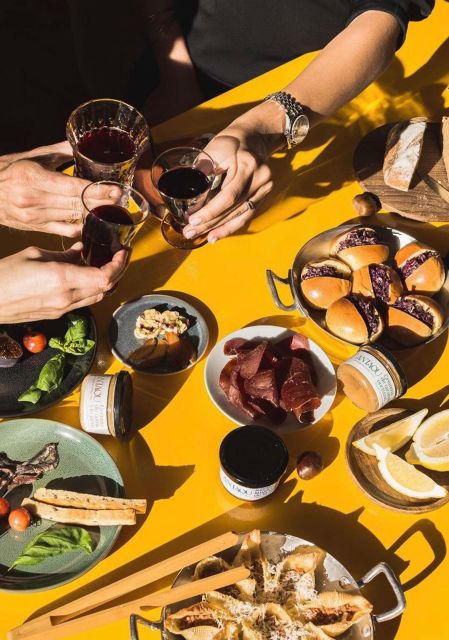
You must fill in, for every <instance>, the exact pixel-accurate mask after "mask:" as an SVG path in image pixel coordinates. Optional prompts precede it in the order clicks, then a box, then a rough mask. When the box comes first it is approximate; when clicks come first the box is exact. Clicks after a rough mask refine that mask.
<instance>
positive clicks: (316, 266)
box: [300, 258, 352, 309]
mask: <svg viewBox="0 0 449 640" xmlns="http://www.w3.org/2000/svg"><path fill="white" fill-rule="evenodd" d="M351 286H352V285H351V269H350V268H349V267H348V265H347V264H345V263H344V262H342V261H341V260H337V259H336V258H325V259H323V260H314V261H311V262H307V264H305V265H304V267H303V268H302V270H301V283H300V287H301V293H302V295H303V297H304V299H305V301H306V302H307V304H309V305H310V306H311V307H313V308H314V309H327V308H328V307H330V305H331V304H332V303H333V302H334V301H335V300H338V298H342V297H343V296H346V295H348V294H349V293H351Z"/></svg>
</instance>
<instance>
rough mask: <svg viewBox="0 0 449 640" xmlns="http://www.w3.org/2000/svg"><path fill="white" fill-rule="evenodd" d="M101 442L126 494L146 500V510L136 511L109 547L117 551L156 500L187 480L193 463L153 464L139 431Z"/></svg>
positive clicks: (151, 455) (145, 516)
mask: <svg viewBox="0 0 449 640" xmlns="http://www.w3.org/2000/svg"><path fill="white" fill-rule="evenodd" d="M102 444H103V446H104V447H105V449H106V450H107V451H108V453H109V454H110V455H111V456H112V458H113V459H114V461H115V463H116V465H117V466H118V468H119V471H120V473H121V475H122V477H123V478H126V480H125V492H126V496H127V497H132V498H145V499H146V501H147V511H146V514H145V515H139V514H137V522H136V524H135V525H133V526H129V527H128V526H126V527H122V530H121V532H120V535H119V537H118V539H117V542H116V543H115V545H114V549H113V550H114V551H117V550H118V549H120V547H121V546H122V545H124V544H125V543H126V542H128V541H129V540H130V539H131V538H132V537H133V536H134V535H135V534H136V533H137V532H138V531H139V529H140V527H141V526H142V525H143V524H144V523H145V521H146V520H147V519H148V518H149V516H150V514H151V510H152V508H153V505H154V503H155V502H156V501H157V500H168V499H169V498H171V497H172V496H173V495H174V494H175V493H176V491H177V490H178V489H179V488H180V487H182V485H183V484H184V483H185V482H187V480H188V479H189V478H190V476H191V475H192V473H193V471H194V469H195V465H193V464H192V465H181V466H161V465H157V464H156V462H155V460H154V458H153V454H152V452H151V449H150V447H149V446H148V444H147V442H146V441H145V439H144V438H143V437H142V435H141V434H140V433H135V434H134V435H133V436H132V438H130V439H129V440H125V441H121V442H119V441H118V440H116V439H115V438H107V439H103V440H102Z"/></svg>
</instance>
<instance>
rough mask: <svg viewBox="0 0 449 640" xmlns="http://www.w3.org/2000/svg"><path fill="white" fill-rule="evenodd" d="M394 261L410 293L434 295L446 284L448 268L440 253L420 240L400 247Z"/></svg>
mask: <svg viewBox="0 0 449 640" xmlns="http://www.w3.org/2000/svg"><path fill="white" fill-rule="evenodd" d="M394 261H395V264H396V267H397V269H398V271H399V273H400V274H401V277H402V279H403V281H404V284H405V286H406V288H407V290H408V291H410V293H418V294H419V293H421V294H424V295H427V296H433V295H435V294H436V293H438V291H439V290H440V289H441V288H442V286H443V285H444V281H445V278H446V270H445V268H444V264H443V261H442V259H441V256H440V254H439V253H438V252H437V251H435V250H434V249H431V248H430V247H427V246H426V245H424V244H421V243H420V242H410V243H409V244H407V245H405V247H402V248H401V249H399V251H398V252H397V253H396V255H395V257H394Z"/></svg>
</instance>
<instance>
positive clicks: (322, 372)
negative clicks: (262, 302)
mask: <svg viewBox="0 0 449 640" xmlns="http://www.w3.org/2000/svg"><path fill="white" fill-rule="evenodd" d="M294 333H295V332H294V331H290V330H289V329H284V328H283V327H275V326H270V325H261V326H253V327H245V328H243V329H239V330H238V331H234V332H233V333H230V334H229V335H228V336H226V337H225V338H223V340H221V341H220V342H218V343H217V344H216V345H215V347H214V348H213V349H212V351H211V352H210V354H209V357H208V359H207V362H206V368H205V371H204V377H205V382H206V388H207V390H208V392H209V395H210V397H211V399H212V401H213V402H214V403H215V405H216V406H217V407H218V408H219V409H220V411H222V412H223V413H224V414H225V415H226V416H227V417H228V418H229V419H230V420H232V421H233V422H236V423H237V424H240V425H243V424H251V420H250V418H249V417H248V416H246V415H245V414H244V413H242V412H241V411H240V410H239V409H238V408H237V407H234V406H233V405H231V404H230V402H229V401H228V399H227V397H226V395H225V394H224V392H223V391H222V389H221V387H220V385H219V382H218V381H219V378H220V373H221V371H222V369H223V367H224V366H225V364H226V363H227V362H228V361H229V360H230V357H229V356H225V355H224V353H223V347H224V344H225V342H227V341H228V340H230V339H231V338H246V339H247V340H273V341H274V342H279V341H280V340H283V339H284V338H287V337H288V336H292V335H294ZM309 346H310V353H311V355H312V360H313V364H314V367H315V370H316V372H317V376H318V385H317V388H318V393H319V395H320V398H321V406H320V407H319V408H318V409H316V410H315V412H314V416H315V419H314V421H313V423H312V424H315V423H316V422H318V421H319V420H321V418H322V417H323V416H324V415H325V414H326V413H327V412H328V411H329V410H330V408H331V406H332V404H333V402H334V399H335V394H336V391H337V379H336V376H335V370H334V367H333V365H332V363H331V361H330V360H329V358H328V356H327V355H326V354H325V352H324V351H323V350H322V349H321V347H319V346H318V345H317V344H316V343H315V342H313V341H312V340H309ZM256 422H257V424H262V425H265V426H270V427H273V426H276V425H274V424H273V422H271V421H268V420H265V419H263V418H257V419H256ZM304 426H307V425H301V424H300V423H299V422H298V420H297V419H296V418H295V417H294V416H293V414H291V413H290V414H289V415H288V416H287V419H286V421H285V422H284V423H282V424H281V425H279V426H277V427H276V428H277V429H279V430H282V431H284V430H292V429H298V427H304Z"/></svg>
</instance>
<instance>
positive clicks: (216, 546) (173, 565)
mask: <svg viewBox="0 0 449 640" xmlns="http://www.w3.org/2000/svg"><path fill="white" fill-rule="evenodd" d="M238 540H239V537H238V535H237V534H236V533H233V532H232V531H228V532H227V533H224V534H222V535H220V536H217V537H216V538H212V540H208V541H207V542H202V543H201V544H199V545H197V546H196V547H192V548H191V549H187V550H186V551H182V552H181V553H178V554H176V555H175V556H172V557H171V558H167V559H166V560H162V561H161V562H158V563H157V564H155V565H153V566H151V567H147V568H146V569H141V570H140V571H137V572H136V573H134V574H131V575H130V576H127V577H125V578H122V579H121V580H117V581H116V582H114V583H113V584H110V585H107V586H105V587H102V588H101V589H98V590H97V591H94V592H93V593H88V594H87V595H85V596H82V597H81V598H77V599H76V600H72V602H69V603H68V604H64V605H61V606H60V607H56V609H53V610H52V611H50V612H48V613H46V614H44V615H42V616H39V617H38V618H35V619H34V620H31V621H30V622H29V623H26V624H32V623H33V624H34V625H35V626H36V628H38V627H39V622H40V621H42V620H44V621H45V620H47V619H48V618H49V617H50V616H52V617H53V616H59V617H60V618H61V621H62V618H64V621H66V620H70V619H72V618H74V617H76V616H80V615H82V614H83V613H86V612H87V611H90V610H91V609H94V608H96V607H99V606H100V605H103V604H105V603H106V602H109V601H110V600H115V599H116V598H119V597H120V596H123V595H125V594H126V593H130V592H131V591H135V590H136V589H140V588H141V587H144V586H147V585H149V584H151V583H152V582H155V581H156V580H159V579H160V578H164V577H166V576H169V575H171V574H172V573H175V572H176V571H180V570H181V569H183V568H184V567H187V566H189V565H191V564H195V563H197V562H199V561H200V560H203V558H207V557H208V556H213V555H214V554H216V553H219V552H220V551H224V550H225V549H229V548H230V547H233V546H235V545H236V544H237V543H238Z"/></svg>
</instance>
